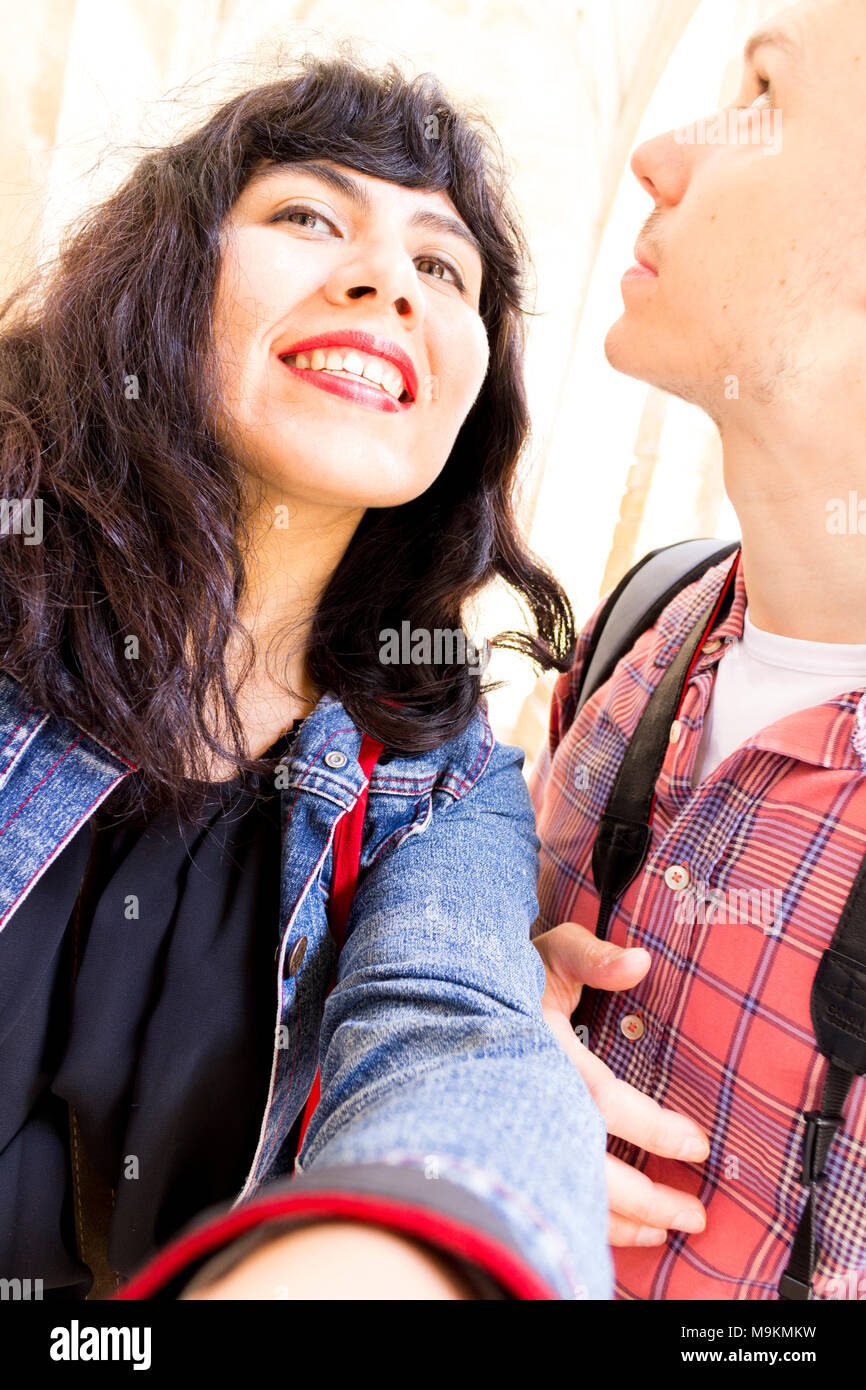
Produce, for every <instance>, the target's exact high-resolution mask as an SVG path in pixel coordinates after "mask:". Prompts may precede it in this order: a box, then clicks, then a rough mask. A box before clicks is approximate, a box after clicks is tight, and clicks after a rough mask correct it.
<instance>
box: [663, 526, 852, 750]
mask: <svg viewBox="0 0 866 1390" xmlns="http://www.w3.org/2000/svg"><path fill="white" fill-rule="evenodd" d="M741 560H742V551H740V550H737V551H735V553H734V554H733V555H732V556H730V557H729V558H728V559H726V560H724V561H722V563H721V564H719V565H714V566H713V567H712V568H711V569H709V570H708V571H707V573H706V574H705V575H704V576H703V578H702V579H700V580H699V581H698V583H697V584H696V585H695V586H694V590H693V594H692V596H691V601H690V602H689V603H688V604H687V605H684V606H677V605H676V604H673V605H670V606H669V609H668V610H667V612H668V613H670V615H671V617H670V625H669V626H668V625H666V624H665V621H664V619H665V617H666V615H663V617H662V620H661V621H660V622H659V625H658V633H659V636H661V637H662V641H661V644H660V646H659V648H658V651H657V652H656V655H655V665H656V666H667V665H669V664H670V662H671V661H672V660H673V658H674V656H675V655H676V653H677V652H678V651H679V648H680V646H681V644H682V642H683V641H684V639H685V637H686V635H687V633H688V631H689V629H690V628H691V625H692V624H693V623H694V621H695V615H696V614H697V613H698V612H700V610H701V608H702V607H706V606H708V605H709V603H710V602H711V601H712V599H713V597H714V596H715V595H718V594H719V593H720V592H721V590H722V587H723V585H724V582H725V580H726V579H727V577H728V575H729V574H730V572H731V567H732V566H733V565H736V574H735V576H734V593H733V597H732V599H731V603H730V607H729V609H728V613H727V615H726V616H725V617H724V618H722V619H720V620H718V621H716V622H715V623H714V624H713V626H712V627H711V629H710V631H709V632H708V633H707V636H706V639H705V641H704V645H703V647H702V648H701V651H700V653H699V655H698V659H697V661H696V662H695V665H694V668H693V670H692V677H693V678H694V677H695V676H699V675H701V674H702V673H703V672H704V671H708V670H711V669H712V667H713V666H715V665H716V664H717V663H718V662H719V661H720V660H721V659H722V657H723V656H724V654H725V647H726V644H727V642H729V641H738V640H741V639H742V636H743V627H744V622H745V614H746V604H747V595H746V585H745V581H744V579H743V566H742V563H741ZM672 610H675V611H672ZM666 627H667V631H666V630H665V629H666ZM716 644H718V645H716ZM743 747H744V748H756V749H765V750H766V751H767V752H771V753H778V754H780V755H781V756H783V757H787V758H797V759H799V760H800V761H801V762H806V763H812V764H813V765H815V766H816V767H827V768H840V769H848V770H850V771H852V772H866V690H863V689H860V690H856V689H855V690H853V691H850V692H848V693H846V694H844V695H837V696H835V697H834V698H833V699H832V700H828V701H825V703H824V704H822V705H816V706H814V707H813V708H811V709H805V710H797V711H796V712H795V713H794V714H789V715H786V716H785V717H784V718H783V719H778V720H777V721H776V722H775V723H774V724H768V725H767V727H766V729H762V730H761V731H760V733H757V734H755V736H754V737H753V738H750V739H747V740H746V742H745V743H744V744H743Z"/></svg>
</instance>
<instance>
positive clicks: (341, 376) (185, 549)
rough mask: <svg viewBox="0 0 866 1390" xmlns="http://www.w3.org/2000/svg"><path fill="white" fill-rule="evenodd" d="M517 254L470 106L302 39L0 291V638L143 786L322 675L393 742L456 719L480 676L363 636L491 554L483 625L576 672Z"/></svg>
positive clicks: (451, 597)
mask: <svg viewBox="0 0 866 1390" xmlns="http://www.w3.org/2000/svg"><path fill="white" fill-rule="evenodd" d="M526 265H527V258H526V250H525V246H524V243H523V239H522V236H521V233H520V231H519V226H518V222H517V219H516V216H515V214H514V212H513V211H512V210H511V206H510V201H509V198H508V193H507V187H506V183H505V175H504V172H503V166H502V164H501V161H500V160H499V159H498V156H497V155H496V146H495V140H494V138H493V136H492V134H491V132H490V131H489V130H486V129H485V128H484V127H483V126H482V124H481V121H480V119H478V118H475V119H473V120H471V121H470V119H469V118H468V117H467V116H465V115H463V114H461V113H459V112H458V111H457V110H456V108H454V107H453V106H452V105H450V104H449V103H448V101H447V98H446V97H445V94H444V93H443V92H442V90H441V89H440V88H439V86H438V84H437V83H436V82H435V80H434V79H432V78H431V77H429V76H422V77H418V78H415V79H414V80H412V81H409V80H408V79H405V78H403V77H402V76H401V75H400V74H399V73H398V72H397V70H396V69H395V68H391V69H389V70H387V72H386V73H385V74H383V75H377V74H374V73H368V72H366V71H364V70H363V69H362V68H360V67H359V66H358V65H357V64H354V63H353V62H352V61H351V60H350V59H348V58H345V59H344V58H339V59H333V60H331V61H326V60H321V59H317V58H312V57H310V58H307V59H305V60H302V61H300V62H299V64H298V67H297V71H296V73H295V75H294V76H292V77H291V78H289V79H287V80H285V81H281V82H277V83H273V84H271V85H268V86H264V87H260V88H256V89H254V90H252V91H249V92H245V93H243V94H242V95H240V96H238V97H236V98H235V99H233V100H232V101H230V102H229V103H228V104H227V105H226V106H224V107H223V108H221V109H220V110H219V111H217V112H216V113H215V114H214V115H213V116H212V118H211V119H210V120H209V121H208V122H207V123H206V124H205V125H204V126H203V127H202V128H201V129H200V130H198V131H196V132H195V133H194V134H192V135H190V136H188V137H187V138H186V139H185V140H183V141H181V142H180V143H177V144H175V145H171V146H168V147H167V148H164V149H162V150H160V151H158V152H156V153H154V154H151V155H149V156H148V157H147V158H145V159H143V160H142V161H141V162H140V164H139V165H138V167H137V168H136V169H135V171H134V172H133V174H132V176H131V177H130V178H129V180H128V181H127V183H126V184H125V185H124V186H123V187H122V188H121V189H120V190H119V191H118V192H117V193H115V194H114V195H113V196H112V197H111V198H110V199H109V200H108V201H107V202H106V203H104V204H103V205H102V206H101V207H98V208H96V209H94V210H93V211H91V212H90V213H89V214H88V215H87V216H86V217H85V219H84V221H83V225H82V226H81V228H80V229H79V230H78V231H77V232H76V233H75V234H74V235H72V236H70V237H69V238H68V240H67V242H66V244H65V247H64V249H63V251H62V253H61V255H60V257H59V259H58V262H57V265H56V267H55V268H54V270H53V273H52V276H51V278H50V279H49V280H48V281H47V282H44V281H42V280H37V281H35V282H34V283H33V284H31V285H30V286H24V287H22V288H21V289H20V290H19V291H18V292H16V294H15V295H13V296H12V297H11V299H10V300H9V301H8V302H7V305H6V306H5V308H4V311H3V315H2V317H3V320H4V333H3V337H2V341H0V399H2V400H3V402H4V416H5V428H4V431H3V436H2V441H0V449H2V454H0V458H2V462H3V467H4V472H5V481H6V487H7V490H8V491H9V493H10V494H11V495H15V496H21V497H25V498H26V497H28V496H29V495H30V494H31V493H35V492H37V491H38V492H39V494H40V495H41V496H42V497H43V499H44V502H45V511H46V519H45V524H46V526H47V527H48V528H49V529H50V532H51V534H52V536H53V537H54V542H53V544H51V545H48V546H46V547H43V548H40V547H32V548H29V549H28V550H27V551H24V550H22V549H21V548H20V547H15V548H13V547H10V546H5V547H2V548H0V578H2V584H0V661H2V666H3V668H4V669H5V670H6V671H8V672H9V673H10V674H12V675H14V676H15V677H16V678H18V679H20V680H23V681H26V684H27V688H28V690H30V692H31V693H32V695H33V698H34V699H36V700H38V701H39V703H40V704H41V705H42V706H43V707H44V708H46V709H50V710H51V711H52V712H54V713H56V714H58V715H64V716H66V717H69V718H72V719H75V720H77V721H79V722H81V723H83V724H85V725H86V726H87V727H89V728H96V727H99V728H101V729H102V730H103V733H104V734H106V735H110V736H111V737H112V738H113V739H114V741H115V742H116V743H117V744H118V745H120V746H122V747H123V748H124V749H125V750H126V751H127V753H128V755H129V756H130V758H131V759H132V761H134V762H135V763H136V764H137V765H139V766H140V767H141V769H142V774H141V778H140V780H139V784H138V785H137V788H136V790H140V791H141V792H143V793H146V796H147V798H148V799H147V800H146V801H145V802H143V803H142V804H145V805H149V806H151V807H152V808H155V807H156V806H157V805H164V804H167V802H168V801H173V802H174V804H176V805H177V806H178V807H182V806H185V807H186V809H187V810H188V811H189V810H191V809H192V804H193V800H194V797H193V793H192V791H191V789H190V785H189V779H190V778H204V777H207V776H208V775H210V774H211V773H212V772H213V771H214V769H215V768H216V767H218V768H220V769H221V770H224V771H225V770H231V769H237V768H241V767H244V766H247V760H245V758H244V752H243V746H242V739H243V735H244V733H247V734H248V735H249V736H250V741H249V745H248V749H247V751H250V750H252V751H253V752H255V753H260V752H262V751H263V750H264V749H266V748H268V747H269V745H270V743H271V742H272V740H273V737H275V736H276V735H277V734H278V733H279V732H280V731H281V730H282V729H283V728H284V727H285V726H286V724H287V722H288V721H289V720H290V719H291V718H292V717H296V716H297V715H299V714H301V713H303V712H304V711H305V710H306V709H308V708H309V707H310V703H311V701H314V700H315V698H316V697H317V694H320V693H321V692H323V691H325V690H328V689H330V690H332V691H333V692H334V693H335V694H336V695H337V696H338V697H339V698H340V699H341V700H342V701H343V702H344V704H345V706H346V708H347V710H349V711H350V712H351V714H352V716H353V717H354V718H355V719H356V720H357V721H358V722H359V724H360V725H361V726H362V727H364V728H365V729H366V730H367V731H368V732H369V733H371V734H374V735H375V736H376V737H377V738H379V739H381V740H382V741H383V742H384V743H386V744H387V745H388V746H389V747H391V748H393V749H400V750H403V751H407V752H408V751H421V750H424V749H430V748H433V747H436V746H437V744H439V743H441V742H442V741H443V739H444V738H446V737H453V736H455V735H456V734H458V733H459V732H460V730H461V729H462V728H464V727H465V726H466V724H467V723H468V721H469V720H470V719H471V718H472V717H473V714H474V711H475V708H476V704H477V698H478V689H477V682H476V681H474V680H472V679H471V677H469V676H468V675H467V673H466V672H465V671H463V670H461V669H458V668H456V667H451V668H450V669H437V668H435V667H432V666H428V667H418V666H409V667H406V668H399V669H395V668H391V669H390V670H388V671H385V670H383V668H382V666H381V663H380V662H379V659H378V633H379V632H380V631H381V630H382V628H385V627H399V625H400V623H401V622H403V621H404V620H408V621H409V622H410V623H411V624H412V626H413V627H415V628H427V629H430V630H431V631H432V630H434V629H436V628H442V629H445V628H454V627H457V626H460V625H461V623H462V622H463V621H464V611H463V610H464V607H465V604H466V603H467V601H468V600H470V599H471V598H473V597H474V596H475V595H477V594H478V593H479V592H480V590H482V589H483V588H484V587H485V585H486V584H487V583H488V582H489V581H490V580H492V579H494V578H495V577H497V576H499V577H501V578H503V579H504V580H505V581H506V582H507V583H508V584H510V585H511V586H512V587H513V588H514V590H515V591H516V593H517V596H518V597H519V598H520V599H522V600H523V601H524V604H525V607H526V609H527V610H528V613H529V615H530V616H531V618H532V619H533V620H534V627H535V631H534V633H510V634H503V635H502V639H501V643H500V644H501V645H503V646H511V647H513V648H516V649H517V650H521V651H525V652H527V653H528V654H529V655H531V656H532V657H533V658H534V659H535V660H536V661H537V662H538V664H539V665H540V666H541V667H543V668H544V669H549V668H551V667H555V668H556V669H558V670H564V669H566V668H567V665H568V658H569V652H570V650H571V648H572V646H573V640H574V628H573V619H572V614H571V610H570V607H569V604H568V601H567V599H566V598H565V596H564V594H563V592H562V590H561V589H560V587H559V586H558V585H557V583H556V582H555V581H554V580H553V578H552V577H551V576H550V574H549V572H548V571H547V570H546V568H545V567H544V565H543V564H541V563H540V562H539V561H538V560H537V559H535V558H534V557H532V556H531V555H530V554H528V552H527V550H526V548H525V546H524V544H523V542H522V540H521V537H520V535H519V532H518V530H517V528H516V525H515V521H514V515H513V505H512V489H513V485H514V478H515V470H516V466H517V463H518V460H519V458H520V456H521V452H522V450H523V448H524V445H525V443H526V441H527V436H528V428H529V422H528V415H527V408H526V400H525V393H524V384H523V378H522V359H523V332H524V320H523V315H522V296H523V285H524V277H525V271H526ZM28 290H29V291H31V292H32V293H33V295H34V296H35V303H34V304H33V305H32V306H31V308H30V311H29V312H27V311H26V310H24V309H21V308H19V313H18V314H17V315H16V316H15V317H14V318H13V316H12V315H13V307H14V306H15V304H16V303H18V302H19V301H22V302H23V304H25V305H26V304H27V301H28V293H27V292H28ZM359 335H360V336H359ZM340 348H342V349H343V353H344V355H343V357H342V359H341V361H340V364H339V367H338V366H337V354H338V352H339V350H340ZM346 348H349V349H354V350H355V355H354V356H351V357H349V358H348V360H347V358H346V355H345V349H346ZM325 351H327V353H328V355H327V357H325V358H322V357H320V356H319V355H318V354H319V353H323V352H325ZM298 354H300V360H299V357H298ZM292 358H294V360H291V359H292ZM287 359H289V360H288V361H287ZM397 372H400V374H401V377H402V386H401V389H400V391H399V392H398V391H397V376H396V373H397ZM131 377H132V379H133V380H134V382H135V386H136V390H135V393H134V398H133V399H129V395H130V393H129V392H128V391H127V390H125V384H126V383H127V382H128V381H129V380H130V378H131ZM377 378H378V379H377ZM389 387H390V389H389ZM37 402H38V405H37ZM85 614H86V615H87V616H86V620H85V616H84V615H85ZM130 635H131V636H134V637H135V638H136V640H137V650H138V652H139V657H138V659H136V660H130V659H128V654H127V651H128V649H127V646H126V645H125V639H126V638H127V637H128V636H130ZM250 639H252V640H250ZM270 642H282V643H283V644H284V648H283V650H282V652H281V654H280V658H279V662H280V665H279V672H280V674H277V675H275V674H274V673H273V672H272V671H271V670H270V669H268V663H267V661H266V647H267V644H268V643H270ZM169 691H170V692H171V694H170V695H169V694H168V692H169ZM238 692H240V693H238ZM254 745H255V747H253V746H254ZM253 770H255V771H261V770H262V768H261V767H259V766H258V765H257V763H255V760H254V766H253Z"/></svg>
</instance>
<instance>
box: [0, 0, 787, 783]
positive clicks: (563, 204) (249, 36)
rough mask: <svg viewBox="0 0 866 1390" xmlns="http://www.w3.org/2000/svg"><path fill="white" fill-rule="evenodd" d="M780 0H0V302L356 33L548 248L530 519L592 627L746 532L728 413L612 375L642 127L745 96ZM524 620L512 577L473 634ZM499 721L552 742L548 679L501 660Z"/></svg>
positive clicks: (511, 735)
mask: <svg viewBox="0 0 866 1390" xmlns="http://www.w3.org/2000/svg"><path fill="white" fill-rule="evenodd" d="M781 7H782V5H781V2H780V0H585V3H583V4H580V5H578V4H567V3H564V0H411V3H406V0H30V3H28V4H27V5H26V6H22V5H21V4H20V3H12V2H11V0H0V20H2V26H0V32H2V36H3V52H2V58H0V62H2V77H3V80H2V82H0V126H2V130H3V132H4V141H3V147H2V151H0V293H5V292H6V291H8V290H9V289H11V287H12V285H13V284H14V282H15V281H16V280H17V278H18V277H19V275H20V274H22V272H23V271H24V270H26V269H27V268H29V266H30V265H31V263H32V262H33V261H34V260H38V259H40V258H41V257H42V256H43V255H50V254H53V251H54V249H55V247H56V244H57V242H58V240H59V239H60V237H61V236H62V232H63V229H64V227H65V226H66V225H67V224H68V223H69V222H70V221H71V220H72V219H73V218H74V217H75V216H76V215H77V214H78V213H80V212H81V211H82V210H83V209H84V208H86V207H87V205H88V204H89V203H91V202H93V201H95V200H96V199H97V198H100V197H103V196H104V195H105V194H106V193H108V192H109V191H110V190H111V189H112V188H113V187H114V186H115V185H116V184H117V183H118V182H119V181H120V179H122V177H123V176H124V174H125V173H126V171H127V169H128V167H129V165H130V164H131V163H133V162H134V161H135V158H136V157H137V155H138V154H139V153H140V152H141V149H142V147H143V146H146V145H147V144H149V143H157V142H161V141H163V140H165V139H167V138H170V137H171V135H172V134H173V133H174V132H176V131H180V130H181V129H183V128H188V127H189V125H190V123H191V122H193V121H195V120H196V119H197V118H198V117H201V118H204V116H205V115H206V114H207V112H208V111H209V109H210V108H211V107H212V106H213V105H214V104H216V103H217V102H218V101H220V100H222V99H224V97H226V96H228V95H230V94H232V93H233V92H235V91H238V90H241V89H242V88H243V86H244V84H246V85H247V86H252V85H254V84H255V83H256V82H258V81H265V80H268V76H269V68H270V65H272V64H273V62H274V60H275V59H277V58H278V57H280V56H282V57H284V58H285V57H290V56H291V54H292V53H293V52H295V51H297V50H299V49H302V48H310V49H314V50H317V51H318V50H322V51H327V50H328V49H329V48H330V47H331V46H332V45H333V43H334V41H335V40H338V39H342V38H350V39H352V40H353V41H354V42H355V45H356V49H357V52H358V54H359V56H361V57H363V58H366V59H368V60H372V61H376V60H380V61H386V60H387V59H390V58H396V59H397V60H398V61H400V62H401V64H402V65H403V66H404V68H406V69H407V70H409V71H411V72H418V71H425V70H432V71H434V72H435V73H436V74H437V75H438V76H439V77H440V78H441V79H442V81H443V82H444V84H445V85H446V86H447V88H448V89H449V91H450V92H451V94H452V96H454V97H455V98H457V99H458V100H460V101H463V102H466V103H468V104H469V105H471V106H475V107H479V108H481V110H483V111H484V112H485V113H486V115H487V116H488V117H489V119H490V120H491V122H492V123H493V125H494V127H495V129H496V131H497V133H498V135H499V139H500V141H501V143H502V146H503V148H504V150H505V153H506V155H507V157H508V161H509V164H510V166H511V169H512V171H513V192H514V197H515V200H516V202H517V206H518V208H519V210H520V212H521V215H522V218H523V222H524V226H525V228H526V231H527V234H528V238H529V243H530V246H531V248H532V252H533V259H534V264H535V278H536V285H537V289H536V301H535V316H534V317H533V319H532V321H531V328H530V335H529V357H528V389H529V399H530V406H531V409H532V414H533V420H534V438H533V443H532V448H531V451H530V452H529V454H528V456H527V458H526V460H525V466H524V476H523V484H522V496H521V507H522V518H523V523H524V526H525V528H526V531H527V533H528V535H529V537H530V540H531V544H532V546H533V548H534V549H535V550H536V551H537V552H538V553H539V554H540V555H541V556H542V557H543V558H544V559H545V560H546V561H547V563H548V564H549V565H550V566H551V567H552V568H553V570H554V571H555V572H556V573H557V575H558V576H559V578H560V579H561V580H562V582H563V583H564V585H565V587H566V589H567V590H568V593H569V595H570V597H571V600H572V603H573V605H574V608H575V611H576V613H577V616H578V619H579V620H580V621H583V620H585V619H586V618H588V617H589V615H590V613H591V612H592V610H593V609H594V607H595V605H596V603H597V602H598V599H599V597H600V595H602V594H603V593H605V592H607V591H608V590H609V589H610V588H611V587H612V586H613V585H614V584H615V583H616V582H617V581H618V579H619V578H620V577H621V576H622V574H623V573H624V572H625V570H626V569H627V568H628V567H629V566H630V565H631V564H632V563H633V562H634V561H635V560H636V559H638V558H640V556H641V555H643V554H644V553H645V552H646V551H647V550H651V549H653V548H654V547H656V546H659V545H664V544H666V543H667V542H670V541H675V540H680V539H683V538H684V537H687V536H719V537H723V538H728V537H731V538H733V537H735V536H736V535H737V534H738V527H737V522H736V518H735V516H734V515H733V512H732V511H731V509H730V507H729V505H728V504H727V502H726V500H725V498H724V495H723V491H722V482H721V471H720V450H719V444H718V437H717V435H716V431H715V429H714V427H713V426H712V425H711V424H710V423H709V421H708V420H707V419H706V418H705V417H704V416H703V415H702V414H701V413H700V412H699V411H698V410H697V409H695V408H694V407H692V406H688V405H685V404H683V403H682V402H679V401H676V400H674V399H673V398H671V397H667V396H665V395H663V394H661V393H660V392H658V391H655V390H654V389H652V388H648V387H646V386H643V385H642V384H641V383H640V382H637V381H633V380H631V379H630V378H627V377H622V376H619V375H617V373H615V372H614V371H613V370H612V369H611V368H610V367H609V366H608V365H607V362H606V360H605V358H604V354H603V351H602V344H603V341H604V336H605V333H606V331H607V329H608V327H609V326H610V324H611V323H612V322H613V321H614V319H616V318H618V317H619V315H620V313H621V311H622V300H621V296H620V291H619V281H620V277H621V275H622V272H623V271H624V270H625V268H626V267H627V266H628V265H629V264H630V263H631V261H632V260H633V255H632V249H633V246H634V243H635V240H636V238H637V234H638V232H639V230H640V228H641V226H642V225H643V222H644V221H645V219H646V217H647V216H648V215H649V212H650V211H651V208H652V203H651V201H650V199H649V197H648V196H647V195H646V194H645V193H644V192H642V190H641V189H640V187H639V185H638V183H637V181H636V179H635V178H634V176H633V175H632V173H631V171H630V168H629V162H628V161H629V155H630V153H631V151H632V150H633V149H634V147H635V145H636V144H638V143H640V142H641V141H642V140H644V139H646V138H647V137H648V136H650V135H652V134H655V133H657V132H659V131H662V130H667V129H670V128H672V127H674V126H679V125H681V124H684V123H685V122H686V121H689V120H692V119H694V118H696V117H698V116H700V115H704V114H707V113H709V112H710V111H712V110H713V109H714V108H715V107H716V106H718V105H720V104H724V103H726V102H728V101H730V100H732V99H733V97H734V95H735V93H736V90H737V87H738V85H739V78H740V72H741V59H740V55H741V52H742V47H743V43H744V42H745V39H746V38H747V36H748V34H749V32H750V31H751V30H752V29H754V28H755V27H756V26H757V25H758V24H759V23H761V22H762V21H763V20H764V19H765V18H766V17H767V15H769V14H771V13H773V12H774V11H777V10H779V9H780V8H781ZM519 621H520V614H519V611H518V610H517V609H516V607H515V606H514V605H513V604H512V602H511V601H510V600H509V599H508V598H507V596H506V595H505V594H504V593H502V592H497V591H491V592H489V593H488V594H487V595H486V596H485V598H484V600H483V602H482V603H481V604H480V606H479V610H478V614H477V623H476V636H477V637H479V638H480V637H485V636H486V637H492V636H494V635H495V633H496V632H498V631H500V630H502V629H503V628H507V627H509V626H513V625H514V624H515V622H519ZM488 675H489V676H491V677H493V678H494V679H499V680H502V681H503V682H505V684H504V686H503V688H502V689H501V690H499V691H497V692H494V693H493V694H492V695H491V696H490V709H491V714H492V717H493V721H494V725H495V728H496V732H497V734H498V735H499V737H500V738H503V739H505V740H506V741H508V742H514V743H519V744H521V745H522V746H523V747H524V748H525V749H526V752H527V763H526V770H527V771H528V769H529V767H530V765H531V762H532V759H533V758H534V757H535V756H536V754H537V752H538V749H539V747H540V745H541V742H542V741H543V739H544V737H545V732H546V723H547V705H548V701H549V692H550V686H551V684H552V681H551V678H550V677H545V678H542V679H541V680H537V679H536V676H535V673H534V672H533V670H532V668H531V667H530V666H529V665H528V664H527V663H526V662H525V661H522V660H521V659H520V658H517V657H514V656H512V655H510V654H506V653H497V654H496V655H495V656H494V658H493V661H492V662H491V664H490V667H489V668H488Z"/></svg>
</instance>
